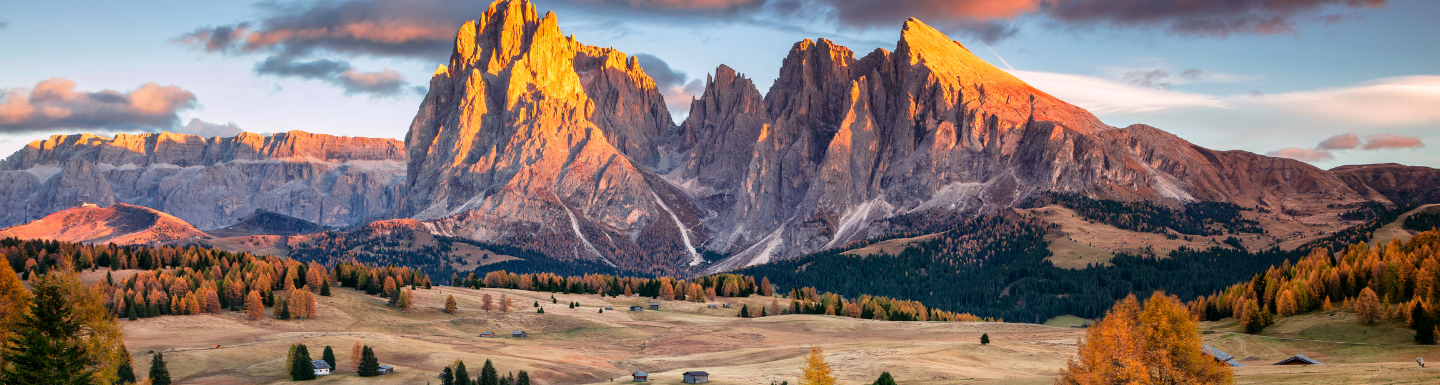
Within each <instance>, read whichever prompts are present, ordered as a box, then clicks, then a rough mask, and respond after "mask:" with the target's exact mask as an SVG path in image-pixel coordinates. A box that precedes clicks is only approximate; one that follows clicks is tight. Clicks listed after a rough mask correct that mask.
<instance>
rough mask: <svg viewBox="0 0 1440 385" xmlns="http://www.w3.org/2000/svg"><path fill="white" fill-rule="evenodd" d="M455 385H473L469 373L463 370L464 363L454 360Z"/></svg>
mask: <svg viewBox="0 0 1440 385" xmlns="http://www.w3.org/2000/svg"><path fill="white" fill-rule="evenodd" d="M455 385H474V382H472V381H470V372H468V371H466V370H465V361H460V360H455Z"/></svg>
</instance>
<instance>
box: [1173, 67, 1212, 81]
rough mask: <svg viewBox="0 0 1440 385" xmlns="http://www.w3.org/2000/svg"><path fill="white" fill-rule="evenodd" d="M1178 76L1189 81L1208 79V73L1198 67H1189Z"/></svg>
mask: <svg viewBox="0 0 1440 385" xmlns="http://www.w3.org/2000/svg"><path fill="white" fill-rule="evenodd" d="M1180 78H1181V79H1185V80H1190V81H1200V80H1209V79H1210V73H1209V72H1205V70H1202V69H1198V68H1191V69H1188V70H1185V71H1182V72H1180Z"/></svg>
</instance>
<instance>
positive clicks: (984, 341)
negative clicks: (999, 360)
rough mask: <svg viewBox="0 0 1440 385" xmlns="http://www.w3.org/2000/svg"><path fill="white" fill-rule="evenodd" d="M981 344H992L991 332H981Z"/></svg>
mask: <svg viewBox="0 0 1440 385" xmlns="http://www.w3.org/2000/svg"><path fill="white" fill-rule="evenodd" d="M980 344H981V345H989V344H990V333H981V334H980Z"/></svg>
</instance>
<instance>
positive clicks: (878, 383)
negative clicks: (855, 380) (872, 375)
mask: <svg viewBox="0 0 1440 385" xmlns="http://www.w3.org/2000/svg"><path fill="white" fill-rule="evenodd" d="M871 385H896V384H895V378H893V377H890V372H880V378H876V379H875V382H874V383H873V384H871Z"/></svg>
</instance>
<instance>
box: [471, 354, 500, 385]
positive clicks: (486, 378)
mask: <svg viewBox="0 0 1440 385" xmlns="http://www.w3.org/2000/svg"><path fill="white" fill-rule="evenodd" d="M476 385H500V372H499V371H496V370H495V364H492V363H490V360H489V359H486V360H485V366H483V367H481V368H480V383H479V384H476Z"/></svg>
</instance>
